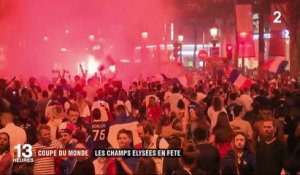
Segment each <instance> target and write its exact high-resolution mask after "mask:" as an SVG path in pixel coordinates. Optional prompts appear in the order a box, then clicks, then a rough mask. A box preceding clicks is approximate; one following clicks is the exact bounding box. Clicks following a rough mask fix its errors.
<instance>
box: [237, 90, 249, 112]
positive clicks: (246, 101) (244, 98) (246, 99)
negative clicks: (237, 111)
mask: <svg viewBox="0 0 300 175" xmlns="http://www.w3.org/2000/svg"><path fill="white" fill-rule="evenodd" d="M236 102H237V103H238V104H241V105H242V106H243V107H244V109H245V112H248V111H251V110H252V103H253V99H252V98H251V97H250V95H247V94H242V95H241V96H240V97H238V98H237V99H236Z"/></svg>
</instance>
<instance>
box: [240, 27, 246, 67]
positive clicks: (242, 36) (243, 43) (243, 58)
mask: <svg viewBox="0 0 300 175" xmlns="http://www.w3.org/2000/svg"><path fill="white" fill-rule="evenodd" d="M239 35H240V38H241V39H240V44H241V47H242V69H243V71H244V69H245V40H246V38H247V35H248V34H247V32H240V33H239Z"/></svg>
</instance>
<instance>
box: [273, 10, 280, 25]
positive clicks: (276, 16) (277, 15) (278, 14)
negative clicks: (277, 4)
mask: <svg viewBox="0 0 300 175" xmlns="http://www.w3.org/2000/svg"><path fill="white" fill-rule="evenodd" d="M273 15H274V16H275V19H274V20H273V23H276V24H279V23H281V12H280V11H275V12H274V13H273Z"/></svg>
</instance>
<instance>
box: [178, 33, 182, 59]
mask: <svg viewBox="0 0 300 175" xmlns="http://www.w3.org/2000/svg"><path fill="white" fill-rule="evenodd" d="M177 38H178V44H179V52H180V53H179V56H180V63H182V42H183V35H178V37H177Z"/></svg>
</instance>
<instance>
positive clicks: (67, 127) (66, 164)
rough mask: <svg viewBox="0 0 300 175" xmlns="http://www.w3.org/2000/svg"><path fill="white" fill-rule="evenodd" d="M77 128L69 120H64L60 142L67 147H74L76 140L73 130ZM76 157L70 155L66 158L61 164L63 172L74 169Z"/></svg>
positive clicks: (69, 171)
mask: <svg viewBox="0 0 300 175" xmlns="http://www.w3.org/2000/svg"><path fill="white" fill-rule="evenodd" d="M74 130H75V128H74V125H72V124H71V123H68V122H64V123H62V124H61V125H60V126H59V134H60V138H59V140H60V142H61V144H62V145H63V148H65V149H74V148H75V146H76V142H77V141H75V140H74V139H73V134H72V133H73V132H74ZM75 163H76V159H75V158H74V157H68V158H67V159H66V160H64V161H62V162H61V164H60V167H61V170H62V174H71V172H72V171H73V168H74V165H75Z"/></svg>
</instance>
